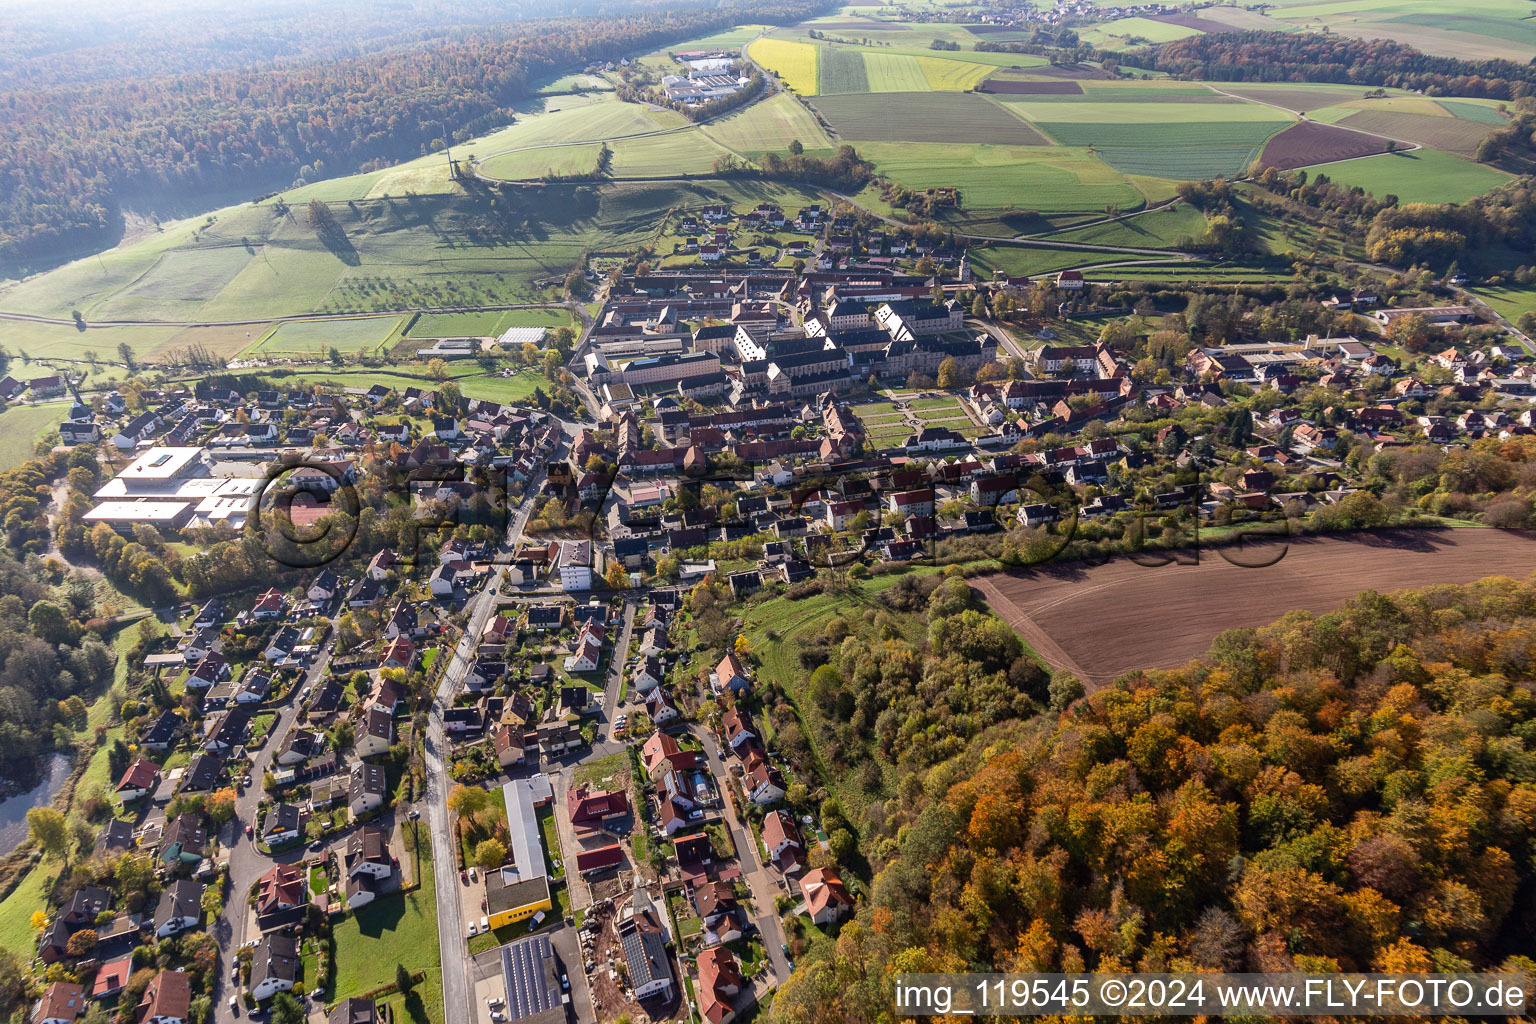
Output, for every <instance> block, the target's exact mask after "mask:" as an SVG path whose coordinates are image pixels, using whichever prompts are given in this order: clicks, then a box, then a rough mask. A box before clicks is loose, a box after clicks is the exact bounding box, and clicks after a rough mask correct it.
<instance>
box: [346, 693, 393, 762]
mask: <svg viewBox="0 0 1536 1024" xmlns="http://www.w3.org/2000/svg"><path fill="white" fill-rule="evenodd" d="M353 742H354V748H355V749H356V750H357V756H358V757H374V756H376V755H378V754H384V753H388V752H389V748H390V747H391V746H392V745H393V744H394V742H395V719H394V716H393V715H391V714H390V712H389V709H388V708H386V707H384V706H383V705H382V704H370V705H369V706H368V710H367V712H366V713H365V714H364V715H363V721H362V722H361V723H359V725H358V729H357V736H356V738H355V740H354V741H353Z"/></svg>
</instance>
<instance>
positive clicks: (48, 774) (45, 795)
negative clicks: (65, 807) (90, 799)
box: [0, 754, 71, 850]
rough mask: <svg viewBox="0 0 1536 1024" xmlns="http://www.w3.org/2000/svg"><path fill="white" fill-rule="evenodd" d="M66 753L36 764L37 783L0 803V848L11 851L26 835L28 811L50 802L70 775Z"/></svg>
mask: <svg viewBox="0 0 1536 1024" xmlns="http://www.w3.org/2000/svg"><path fill="white" fill-rule="evenodd" d="M70 763H71V759H70V756H69V755H68V754H53V755H52V756H51V757H48V758H45V759H43V760H42V761H41V762H39V764H38V768H39V771H40V773H41V777H40V779H39V781H38V783H37V785H35V786H33V787H32V788H31V789H29V790H27V791H26V792H25V793H19V794H17V795H16V796H13V797H10V798H8V799H7V800H5V801H3V802H0V850H14V849H15V848H16V847H17V846H18V845H20V843H21V841H22V840H23V839H25V838H27V812H28V811H30V810H31V809H32V808H34V807H46V806H47V805H49V804H51V803H52V802H53V798H54V796H56V795H57V794H58V792H59V790H60V789H62V788H63V787H64V780H65V779H67V778H69V767H70Z"/></svg>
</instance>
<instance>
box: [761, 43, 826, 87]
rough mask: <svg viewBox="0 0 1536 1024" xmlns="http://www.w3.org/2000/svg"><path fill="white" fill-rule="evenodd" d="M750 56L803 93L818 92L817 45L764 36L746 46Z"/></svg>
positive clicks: (785, 82)
mask: <svg viewBox="0 0 1536 1024" xmlns="http://www.w3.org/2000/svg"><path fill="white" fill-rule="evenodd" d="M747 56H749V57H751V58H752V59H753V60H755V61H757V62H758V63H759V64H761V65H762V66H763V67H765V68H767V69H768V70H769V71H772V72H773V73H774V74H776V75H778V76H779V78H780V79H782V80H783V82H784V84H785V85H786V86H788V87H789V88H791V89H793V90H795V92H798V93H799V94H800V95H802V96H814V95H815V94H816V88H817V79H816V47H814V46H812V45H811V44H809V43H796V42H791V41H789V40H787V39H775V38H772V37H765V38H762V39H759V40H757V41H756V42H754V43H752V45H750V46H748V47H747Z"/></svg>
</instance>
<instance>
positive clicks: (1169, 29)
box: [1077, 18, 1200, 49]
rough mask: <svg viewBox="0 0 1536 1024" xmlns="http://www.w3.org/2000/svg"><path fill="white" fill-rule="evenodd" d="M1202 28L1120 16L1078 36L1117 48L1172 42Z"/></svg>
mask: <svg viewBox="0 0 1536 1024" xmlns="http://www.w3.org/2000/svg"><path fill="white" fill-rule="evenodd" d="M1199 34H1200V30H1199V29H1197V28H1190V27H1188V26H1185V25H1175V24H1171V23H1169V22H1167V21H1154V20H1153V19H1151V18H1120V19H1118V20H1116V21H1107V22H1104V23H1103V24H1101V25H1095V26H1093V27H1092V28H1088V29H1083V30H1081V31H1079V32H1078V34H1077V37H1078V38H1079V39H1081V40H1082V41H1083V42H1085V43H1087V44H1088V45H1089V46H1098V47H1104V48H1108V49H1115V48H1117V47H1123V46H1139V45H1143V44H1145V43H1171V42H1172V41H1173V40H1175V39H1184V38H1186V37H1188V36H1197V35H1199Z"/></svg>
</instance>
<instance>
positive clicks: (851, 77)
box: [815, 45, 927, 96]
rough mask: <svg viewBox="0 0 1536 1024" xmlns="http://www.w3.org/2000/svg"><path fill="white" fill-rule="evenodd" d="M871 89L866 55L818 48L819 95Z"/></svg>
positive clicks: (854, 51) (840, 48)
mask: <svg viewBox="0 0 1536 1024" xmlns="http://www.w3.org/2000/svg"><path fill="white" fill-rule="evenodd" d="M882 56H884V55H883V54H882ZM869 87H870V84H869V67H868V66H867V65H866V64H865V61H864V54H862V53H860V52H859V51H858V50H850V49H848V48H846V47H842V46H830V45H823V46H819V47H817V48H816V89H815V91H816V92H817V93H819V94H820V95H823V96H831V95H835V94H837V93H850V92H868V91H869ZM926 88H927V86H926V84H922V85H917V86H915V87H914V89H916V90H921V89H926Z"/></svg>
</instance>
